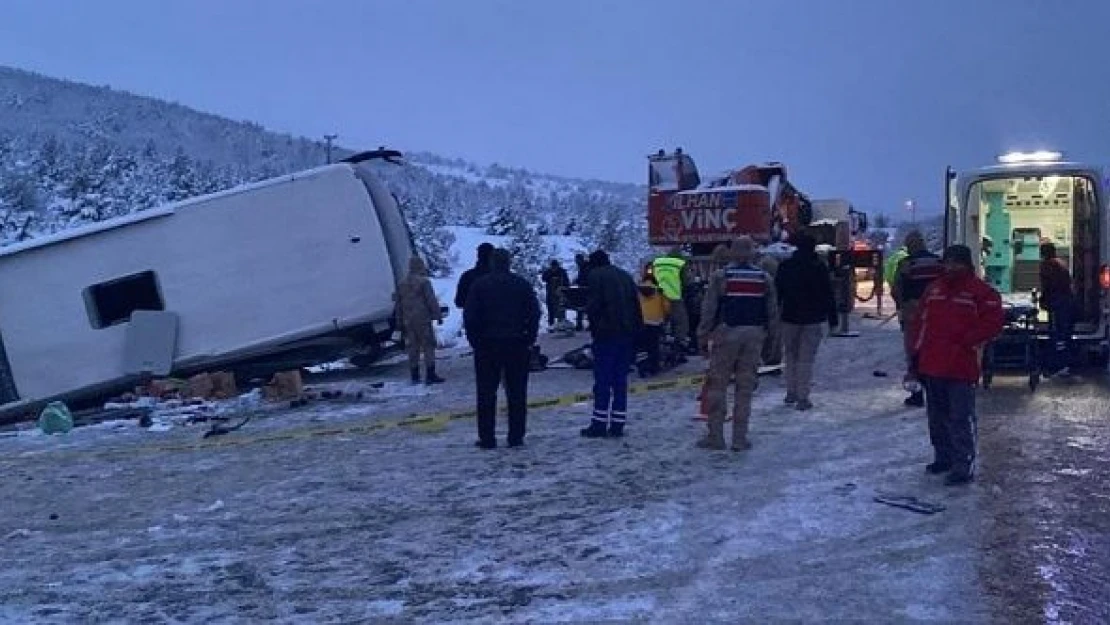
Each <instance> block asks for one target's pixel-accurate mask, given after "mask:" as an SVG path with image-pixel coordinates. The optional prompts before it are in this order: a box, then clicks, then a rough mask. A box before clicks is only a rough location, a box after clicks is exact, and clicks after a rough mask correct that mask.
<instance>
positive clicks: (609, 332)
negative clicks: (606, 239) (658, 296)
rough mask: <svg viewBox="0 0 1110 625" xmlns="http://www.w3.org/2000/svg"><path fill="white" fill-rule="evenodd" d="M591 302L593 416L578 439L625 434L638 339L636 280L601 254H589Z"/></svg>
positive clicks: (640, 322) (588, 308)
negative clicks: (630, 372) (629, 390)
mask: <svg viewBox="0 0 1110 625" xmlns="http://www.w3.org/2000/svg"><path fill="white" fill-rule="evenodd" d="M589 266H590V277H589V299H588V301H587V303H586V314H587V316H589V319H590V336H591V338H592V339H593V342H592V345H591V350H592V351H593V356H594V412H593V418H592V419H591V420H590V425H589V427H587V428H585V429H583V430H582V432H581V433H582V436H585V437H587V438H600V437H602V436H612V437H619V436H623V435H624V424H625V420H626V419H627V416H628V371H629V369H630V368H631V367H632V360H633V357H634V350H635V340H636V336H637V335H638V334H639V333H640V329H641V328H642V327H643V324H644V318H643V314H642V313H641V312H640V298H639V290H638V288H637V287H636V282H635V280H633V279H632V276H630V275H629V274H628V272H626V271H624V270H623V269H619V268H617V267H614V266H613V265H612V264H611V263H610V262H609V255H608V254H606V253H605V252H603V251H601V250H597V251H596V252H594V253H592V254H590V264H589Z"/></svg>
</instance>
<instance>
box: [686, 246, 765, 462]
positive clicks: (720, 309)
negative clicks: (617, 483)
mask: <svg viewBox="0 0 1110 625" xmlns="http://www.w3.org/2000/svg"><path fill="white" fill-rule="evenodd" d="M730 251H731V256H732V258H731V260H730V262H729V264H728V265H727V266H726V267H725V268H724V269H722V270H720V271H717V272H716V273H714V274H713V277H712V279H711V280H710V282H709V288H708V290H707V291H706V294H705V300H704V302H703V303H702V318H701V323H700V324H699V326H698V343H699V345H698V347H699V348H700V349H701V350H702V352H703V353H706V352H707V351H708V346H709V342H710V341H712V343H713V351H712V352H709V375H708V376H707V379H706V403H707V404H708V412H709V434H708V435H707V436H706V437H705V438H704V439H702V440H700V441H698V447H701V448H703V449H725V448H726V446H725V437H724V425H725V416H726V413H727V412H728V409H727V407H726V406H725V400H726V398H727V395H728V385H729V381H730V378H732V377H733V376H735V378H736V399H735V404H734V407H733V416H732V418H733V421H732V450H733V451H744V450H746V449H750V448H751V443H750V442H749V441H748V419H749V417H750V416H751V408H752V395H753V394H754V393H755V389H756V386H757V384H758V379H759V362H760V359H761V355H762V354H761V352H762V351H763V341H764V339H765V338H766V336H767V328H768V326H769V325H770V323H771V320H772V319H775V318H776V317H777V315H778V310H777V308H778V304H777V301H776V298H775V286H774V281H773V280H772V279H771V277H770V276H768V275H767V273H766V272H765V271H763V270H762V269H760V268H759V267H756V266H755V265H753V264H752V261H753V258H754V256H755V243H754V242H753V241H752V239H751V237H748V236H742V237H740V238H738V239H736V240H735V241H734V242H733V244H732V248H731V250H730Z"/></svg>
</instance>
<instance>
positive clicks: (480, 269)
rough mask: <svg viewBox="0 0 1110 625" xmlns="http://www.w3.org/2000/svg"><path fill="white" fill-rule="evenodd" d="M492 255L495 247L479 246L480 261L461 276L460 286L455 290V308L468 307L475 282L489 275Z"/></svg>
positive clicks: (487, 244)
mask: <svg viewBox="0 0 1110 625" xmlns="http://www.w3.org/2000/svg"><path fill="white" fill-rule="evenodd" d="M492 253H493V246H492V245H490V244H489V243H483V244H482V245H479V246H478V260H477V261H475V262H474V266H473V267H471V268H470V269H467V270H466V271H464V272H463V274H462V275H461V276H459V286H458V288H457V289H455V308H463V307H465V306H466V298H467V296H469V294H470V287H471V285H473V284H474V281H475V280H477V279H478V278H480V277H482V276H484V275H486V274H487V273H489V260H490V255H491V254H492Z"/></svg>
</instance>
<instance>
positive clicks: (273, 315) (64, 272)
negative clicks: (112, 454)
mask: <svg viewBox="0 0 1110 625" xmlns="http://www.w3.org/2000/svg"><path fill="white" fill-rule="evenodd" d="M397 156H400V154H399V153H397V152H393V151H389V150H378V151H374V152H367V153H363V154H360V155H356V156H353V157H351V158H350V159H347V160H346V161H345V162H341V163H337V164H332V165H327V166H324V167H319V168H316V169H311V170H308V171H303V172H298V173H295V174H291V175H285V176H281V177H278V178H274V179H272V180H267V181H264V182H260V183H256V184H250V185H245V186H241V187H238V188H234V189H231V190H228V191H223V192H220V193H214V194H211V195H205V196H201V197H196V198H192V199H189V200H185V201H182V202H178V203H175V204H171V205H168V206H164V207H160V208H154V209H150V210H145V211H142V212H139V213H135V214H133V215H128V216H125V217H120V218H116V219H111V220H107V221H103V222H99V223H96V224H92V225H89V226H85V227H81V228H77V229H74V230H69V231H65V232H61V233H58V234H56V235H53V236H49V237H43V238H40V239H35V240H31V241H28V242H25V243H20V244H16V245H11V246H8V247H5V248H2V249H0V417H5V416H7V417H10V416H11V415H12V414H13V413H14V414H22V413H25V412H30V411H33V410H36V409H37V407H39V406H41V405H44V404H45V403H46V402H48V401H51V400H54V399H62V400H64V401H71V402H74V401H76V402H79V401H81V400H83V399H88V398H90V397H96V396H100V395H103V394H105V393H108V392H114V391H115V390H116V389H123V388H127V387H128V386H129V385H130V384H132V383H133V382H134V379H133V375H131V373H129V372H128V371H126V370H125V366H124V360H125V358H124V351H125V344H126V343H127V335H128V329H129V326H131V325H132V324H131V323H130V321H131V316H132V313H133V312H135V311H169V312H171V313H173V316H175V317H176V340H175V341H173V346H172V354H173V357H172V363H173V366H172V372H173V374H175V375H188V374H190V373H192V372H197V371H202V370H210V369H214V368H228V369H232V370H234V369H236V368H239V367H246V366H249V365H252V364H257V363H276V362H280V366H282V367H290V366H303V365H307V364H312V363H317V362H323V361H327V360H333V359H336V358H339V357H343V356H355V357H356V358H359V359H361V360H362V361H363V362H368V361H370V360H373V359H374V358H375V357H376V356H377V355H379V354H380V353H381V352H382V350H383V348H384V347H385V346H386V345H387V344H388V342H389V341H390V338H391V336H392V335H393V331H394V323H393V312H394V303H393V299H392V298H393V293H394V290H395V287H396V284H397V282H398V281H399V280H400V279H401V278H402V277H403V275H404V272H405V271H406V269H407V267H408V261H409V258H410V257H411V255H412V254H414V253H415V252H414V247H413V242H412V241H413V239H412V235H411V233H410V232H409V229H408V226H407V224H406V222H405V219H404V216H403V215H402V214H401V211H400V208H399V207H398V205H397V202H396V200H395V198H394V197H393V196H392V194H391V193H390V192H389V190H388V189H387V188H386V187H385V186H384V184H383V183H382V182H381V181H380V180H379V179H378V178H377V177H376V176H375V175H374V173H373V172H372V171H371V170H370V168H369V167H368V163H369V162H370V161H373V160H377V159H386V160H388V161H394V158H395V157H397ZM398 166H403V165H398Z"/></svg>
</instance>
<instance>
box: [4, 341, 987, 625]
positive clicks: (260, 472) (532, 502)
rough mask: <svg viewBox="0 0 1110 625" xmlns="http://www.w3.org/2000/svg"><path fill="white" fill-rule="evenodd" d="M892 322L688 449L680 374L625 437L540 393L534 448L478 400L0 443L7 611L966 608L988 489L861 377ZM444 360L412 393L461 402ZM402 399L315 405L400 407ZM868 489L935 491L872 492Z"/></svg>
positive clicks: (39, 616) (465, 395)
mask: <svg viewBox="0 0 1110 625" xmlns="http://www.w3.org/2000/svg"><path fill="white" fill-rule="evenodd" d="M893 339H894V336H893V335H892V334H891V333H890V332H887V331H879V330H872V331H869V332H867V333H866V335H865V336H864V337H863V338H859V339H852V340H841V342H839V343H837V342H835V340H834V341H833V342H830V343H828V344H827V345H826V346H825V347H824V348H823V350H822V355H821V358H822V365H823V366H822V367H821V370H823V371H834V370H840V371H843V370H844V366H843V365H844V362H845V356H847V355H849V354H850V355H851V361H852V362H853V364H855V365H857V366H858V367H859V369H860V370H859V371H858V372H855V373H852V374H850V375H844V376H843V379H834V378H831V377H823V378H822V379H821V381H820V384H819V388H818V390H817V392H816V394H815V400H816V401H817V403H818V409H817V410H815V411H813V412H810V413H805V414H801V413H797V412H795V411H792V410H789V409H787V408H785V407H782V406H781V405H780V404H779V401H780V398H781V394H782V393H781V382H780V381H779V380H778V379H775V378H765V379H764V382H763V385H762V388H761V390H760V393H759V397H758V400H757V408H756V416H755V419H754V423H753V440H754V443H755V448H754V449H753V450H752V451H751V452H749V453H746V454H733V453H731V452H725V453H707V452H703V451H701V450H697V449H695V448H694V447H693V445H692V444H693V442H694V440H695V439H696V438H697V436H698V435H699V433H700V430H701V427H702V426H700V425H698V424H696V423H694V422H692V421H691V419H690V415H691V414H692V412H693V409H694V405H695V404H694V401H693V399H694V398H693V395H694V393H693V391H692V390H690V389H683V390H679V391H670V392H657V393H654V394H650V395H638V396H637V397H636V399H635V402H634V407H633V412H634V415H635V416H634V417H633V422H632V424H631V425H630V435H629V437H628V438H627V439H625V440H622V441H609V440H602V441H586V440H583V439H581V438H580V437H579V436H578V434H577V429H578V428H579V427H580V426H582V425H584V423H585V421H586V419H587V418H588V417H587V414H588V413H587V410H586V409H585V408H584V407H570V408H565V409H549V410H538V411H533V413H532V415H531V418H530V422H529V435H528V439H527V441H528V446H527V447H526V448H525V449H520V450H507V449H499V450H497V451H494V452H482V451H479V450H477V449H475V448H474V447H473V446H472V443H473V441H474V438H475V433H474V427H473V423H472V422H471V421H460V422H456V423H454V424H452V425H450V426H449V427H447V429H446V430H443V431H439V432H431V433H418V432H414V431H411V430H398V429H393V430H386V431H383V432H379V433H374V434H368V435H333V436H319V437H313V438H309V439H299V440H292V441H285V442H278V443H270V444H250V443H249V440H250V438H251V437H252V436H257V435H258V434H259V433H261V432H265V431H272V430H273V429H275V428H276V429H280V428H295V427H297V426H298V425H303V422H304V421H305V420H311V419H313V418H320V417H325V416H327V415H326V414H323V413H326V412H327V410H326V409H325V408H324V407H321V406H312V407H309V408H308V409H304V410H300V411H295V412H291V413H287V414H282V415H280V416H276V417H271V418H269V419H266V420H265V421H263V422H260V423H259V424H257V426H255V424H252V426H254V427H251V429H244V430H243V431H241V432H239V433H236V434H235V435H233V436H238V437H240V440H242V441H243V442H244V444H243V445H241V446H236V447H225V448H214V449H206V450H200V451H164V452H149V453H140V450H141V449H142V448H143V447H144V446H149V445H151V444H152V442H154V441H157V442H172V441H176V440H179V439H182V438H189V439H190V440H192V439H196V438H199V431H196V430H182V429H180V428H179V429H177V430H174V431H170V432H162V433H150V432H134V431H132V432H131V433H130V434H128V433H124V432H118V431H117V432H114V433H112V432H108V433H105V432H104V431H103V430H104V428H101V430H102V431H101V433H100V434H98V435H93V434H81V433H78V432H74V433H72V434H70V435H67V437H66V438H68V439H69V442H68V444H69V448H68V449H65V450H56V449H49V447H51V446H55V445H56V444H58V443H61V441H62V440H64V439H63V438H55V439H51V440H43V439H42V437H19V438H16V439H8V440H3V441H0V454H2V456H0V457H2V459H0V470H2V471H3V472H4V474H5V475H6V476H7V479H6V480H5V483H4V487H3V488H4V492H3V495H4V497H5V499H6V501H7V502H8V505H7V506H6V509H5V512H6V513H5V515H4V516H3V519H2V521H0V538H3V540H4V542H5V545H4V552H5V560H6V566H5V567H3V569H2V571H0V588H2V590H0V605H2V606H3V607H2V608H0V620H5V621H8V622H30V621H34V622H93V621H103V620H128V621H133V622H134V621H139V620H144V621H146V620H155V621H160V622H200V621H203V622H236V621H244V620H245V621H259V620H276V621H280V622H314V623H331V622H352V621H357V622H398V623H401V622H427V623H447V622H473V623H488V622H597V621H599V620H616V621H619V622H660V623H674V622H690V623H707V622H728V623H731V622H739V621H748V620H750V621H766V620H772V621H780V620H805V621H810V620H823V619H828V620H841V619H861V618H862V619H865V620H872V621H885V622H894V621H906V620H915V619H916V620H936V621H949V622H951V621H954V620H958V621H977V620H983V619H986V618H987V617H988V616H989V613H990V605H989V602H987V601H986V600H985V599H984V593H983V591H982V588H981V586H980V584H979V583H978V581H977V568H976V567H977V565H978V560H979V559H978V555H977V550H976V548H975V547H976V545H977V544H978V543H979V540H980V536H979V530H978V529H977V528H978V525H977V523H976V518H977V517H978V516H979V515H980V514H981V513H982V512H981V510H982V507H983V503H982V499H983V493H982V491H981V490H980V489H979V488H977V487H975V488H971V489H963V490H956V491H953V490H946V489H944V488H943V487H942V486H940V485H939V484H938V483H937V480H935V479H927V478H926V476H925V475H924V474H923V473H922V472H921V470H920V467H921V464H922V462H923V461H924V460H925V459H926V452H927V447H926V444H925V440H924V423H923V419H922V416H921V413H920V412H911V411H907V410H903V409H901V406H900V399H901V393H900V391H899V390H898V389H897V387H896V384H895V383H894V382H892V381H891V380H893V379H894V378H875V377H872V376H871V370H872V369H873V368H885V369H888V370H893V369H894V367H895V366H896V362H897V356H896V354H895V349H894V347H896V345H897V342H896V341H894V340H893ZM445 364H446V365H448V366H445V371H448V372H449V373H450V376H451V381H450V382H449V384H447V385H445V386H444V387H441V388H437V389H436V390H435V391H433V392H432V393H431V394H429V395H427V396H425V397H423V398H421V399H420V400H419V401H420V406H421V407H425V408H435V407H436V406H439V405H455V406H457V407H463V408H466V407H469V406H468V404H470V403H471V402H472V400H471V399H470V397H472V395H470V389H469V387H470V386H471V382H470V378H469V377H468V376H467V371H468V367H469V361H468V360H465V359H454V360H453V361H447V363H445ZM837 364H839V366H835V365H837ZM696 366H697V365H696V363H692V364H691V365H690V366H689V370H690V371H696ZM397 373H400V372H397ZM548 376H550V377H548ZM535 381H536V385H535V388H536V393H535V394H536V395H544V394H545V392H544V391H547V390H561V391H562V392H563V393H565V392H567V391H568V390H586V387H587V386H588V374H585V373H583V372H575V371H548V372H544V373H540V374H537V375H536V377H535ZM413 402H414V399H413V398H405V397H395V398H393V399H385V398H383V399H382V401H380V402H378V403H375V404H373V405H369V404H368V405H363V406H360V407H357V408H355V407H348V408H347V410H346V411H334V412H337V413H339V414H331V415H330V417H328V418H330V419H332V420H334V421H351V420H358V419H361V420H365V421H372V420H374V419H384V418H389V417H391V416H398V415H402V416H403V415H405V414H410V413H411V411H412V408H413V407H414V405H413ZM358 410H361V411H362V412H361V414H354V412H356V411H358ZM502 428H503V425H502ZM501 434H502V436H503V429H502V432H501ZM144 437H146V438H145V440H143V438H144ZM106 439H111V440H106ZM128 445H133V446H134V447H132V448H131V450H132V451H134V453H133V454H123V455H119V454H113V456H112V457H111V458H106V457H104V456H101V455H98V453H97V452H98V451H102V450H103V449H104V448H106V447H111V448H113V449H121V448H123V449H125V448H127V447H128ZM880 491H882V492H886V491H890V492H896V493H900V494H913V495H917V496H919V497H922V498H924V499H929V500H933V501H938V502H942V503H944V504H946V505H947V506H948V510H947V511H945V512H943V513H941V514H938V515H935V516H922V515H917V514H915V513H912V512H907V511H903V510H899V509H895V508H890V507H886V506H881V505H879V504H876V503H874V502H873V501H872V500H871V499H872V496H873V495H874V494H875V493H876V492H880Z"/></svg>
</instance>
